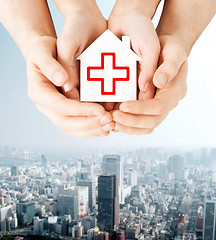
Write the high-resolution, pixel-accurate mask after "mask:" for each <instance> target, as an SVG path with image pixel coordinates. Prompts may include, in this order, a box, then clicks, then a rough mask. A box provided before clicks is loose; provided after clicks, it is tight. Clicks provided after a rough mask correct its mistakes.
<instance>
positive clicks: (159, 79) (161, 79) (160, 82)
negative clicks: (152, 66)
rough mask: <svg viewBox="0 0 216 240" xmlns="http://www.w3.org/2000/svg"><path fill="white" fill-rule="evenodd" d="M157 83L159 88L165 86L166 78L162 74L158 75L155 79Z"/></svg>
mask: <svg viewBox="0 0 216 240" xmlns="http://www.w3.org/2000/svg"><path fill="white" fill-rule="evenodd" d="M157 82H158V83H159V84H160V85H161V86H165V85H166V83H167V77H166V75H165V74H164V73H161V74H159V76H158V77H157Z"/></svg>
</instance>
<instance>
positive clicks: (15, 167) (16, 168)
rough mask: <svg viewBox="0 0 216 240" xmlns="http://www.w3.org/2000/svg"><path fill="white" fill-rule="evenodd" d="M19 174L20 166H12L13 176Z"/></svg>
mask: <svg viewBox="0 0 216 240" xmlns="http://www.w3.org/2000/svg"><path fill="white" fill-rule="evenodd" d="M17 174H18V166H17V165H13V166H11V176H17Z"/></svg>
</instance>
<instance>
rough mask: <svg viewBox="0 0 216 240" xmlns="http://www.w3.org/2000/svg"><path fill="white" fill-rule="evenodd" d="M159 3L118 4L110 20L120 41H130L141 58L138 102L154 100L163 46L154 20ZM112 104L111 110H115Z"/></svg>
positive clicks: (144, 0)
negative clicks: (124, 39)
mask: <svg viewBox="0 0 216 240" xmlns="http://www.w3.org/2000/svg"><path fill="white" fill-rule="evenodd" d="M159 2H160V0H152V1H148V0H135V1H134V0H117V1H116V4H115V6H114V8H113V10H112V13H111V15H110V17H109V19H108V28H109V29H110V30H111V31H112V32H113V33H114V34H115V35H116V36H118V37H121V36H123V35H125V36H130V37H131V46H132V49H133V50H134V52H135V53H136V54H137V55H139V56H140V57H141V58H142V61H141V62H139V63H138V86H139V90H140V91H139V96H138V99H148V98H153V96H154V93H155V88H154V85H153V82H152V79H153V76H154V73H155V71H156V68H157V62H158V57H159V54H160V43H159V40H158V36H157V34H156V31H155V29H154V26H153V23H152V21H151V18H152V17H153V16H154V13H155V11H156V9H157V6H158V4H159ZM112 106H113V104H110V105H109V108H108V109H112Z"/></svg>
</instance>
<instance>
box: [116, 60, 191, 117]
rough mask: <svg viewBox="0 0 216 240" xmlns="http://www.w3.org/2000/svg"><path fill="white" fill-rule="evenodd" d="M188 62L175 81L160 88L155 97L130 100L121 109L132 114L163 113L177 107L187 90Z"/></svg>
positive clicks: (182, 67)
mask: <svg viewBox="0 0 216 240" xmlns="http://www.w3.org/2000/svg"><path fill="white" fill-rule="evenodd" d="M186 80H187V62H186V63H184V64H183V65H182V66H181V68H180V70H179V72H178V75H177V76H176V77H175V79H174V81H171V82H169V83H168V84H167V85H166V87H165V88H163V89H158V90H157V92H156V95H155V97H154V99H147V100H138V101H128V102H124V103H122V104H121V105H120V110H121V111H123V112H128V113H132V114H146V115H161V114H163V113H164V112H169V111H170V110H171V109H173V108H174V107H176V105H177V104H178V102H179V101H180V100H181V99H182V98H183V97H184V96H185V94H186V91H187V84H186Z"/></svg>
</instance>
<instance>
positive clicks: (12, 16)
mask: <svg viewBox="0 0 216 240" xmlns="http://www.w3.org/2000/svg"><path fill="white" fill-rule="evenodd" d="M0 4H1V8H0V21H1V22H2V24H3V25H4V26H5V27H6V29H7V30H8V31H9V33H10V34H11V36H12V37H13V38H14V40H15V41H16V43H17V45H18V46H19V48H20V49H21V51H22V53H23V55H24V57H25V59H26V61H27V72H28V93H29V97H30V99H32V100H33V101H34V102H35V103H36V106H37V108H38V110H39V111H41V112H42V113H44V114H45V115H46V116H47V117H48V118H49V119H50V120H51V121H52V122H54V123H55V124H56V125H57V126H58V127H59V128H61V129H62V130H63V131H64V132H65V133H67V134H68V135H69V136H74V137H90V136H107V135H108V134H109V131H108V130H106V128H105V129H104V128H103V125H105V124H106V125H107V121H109V122H111V121H112V116H111V114H110V113H108V112H105V110H104V108H103V107H102V106H101V105H99V104H96V103H81V102H80V101H78V100H76V99H69V98H67V97H66V96H64V95H63V94H62V93H60V91H58V90H57V88H56V86H63V85H64V84H66V83H67V82H68V81H69V75H68V73H67V71H65V69H64V68H63V67H62V65H61V64H59V62H58V61H56V57H57V54H56V50H57V47H56V45H57V43H56V41H57V39H56V34H55V30H54V26H53V23H52V19H51V16H50V13H49V9H48V6H47V3H46V1H44V0H37V1H29V0H16V1H13V0H7V1H4V0H0ZM41 23H43V24H41Z"/></svg>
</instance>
